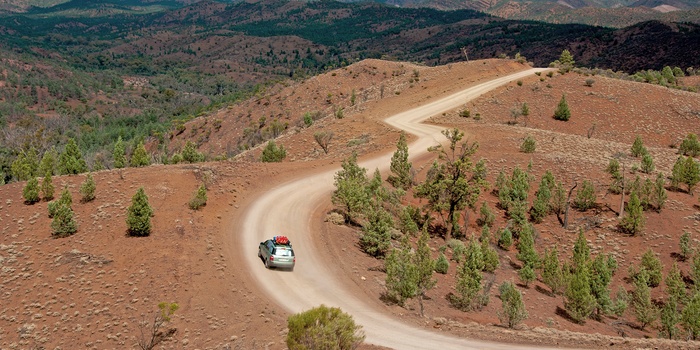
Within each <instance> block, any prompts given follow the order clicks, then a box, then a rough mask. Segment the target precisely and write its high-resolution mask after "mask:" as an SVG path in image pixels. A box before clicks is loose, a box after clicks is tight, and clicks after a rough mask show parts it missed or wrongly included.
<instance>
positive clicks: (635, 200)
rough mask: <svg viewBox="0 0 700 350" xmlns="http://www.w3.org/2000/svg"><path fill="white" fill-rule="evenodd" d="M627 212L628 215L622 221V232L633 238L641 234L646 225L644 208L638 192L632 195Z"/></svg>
mask: <svg viewBox="0 0 700 350" xmlns="http://www.w3.org/2000/svg"><path fill="white" fill-rule="evenodd" d="M625 212H627V214H626V215H625V216H624V217H623V218H622V220H621V221H620V230H621V231H622V232H625V233H627V234H630V235H632V236H635V235H637V234H638V233H641V232H642V230H643V229H644V225H645V218H644V208H643V207H642V203H641V201H640V200H639V196H638V195H637V193H636V192H632V194H631V195H630V200H629V202H628V203H627V206H626V207H625Z"/></svg>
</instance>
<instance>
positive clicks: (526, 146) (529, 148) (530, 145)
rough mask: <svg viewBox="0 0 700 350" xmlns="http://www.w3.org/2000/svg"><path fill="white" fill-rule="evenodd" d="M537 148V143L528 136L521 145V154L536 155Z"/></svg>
mask: <svg viewBox="0 0 700 350" xmlns="http://www.w3.org/2000/svg"><path fill="white" fill-rule="evenodd" d="M536 148H537V141H536V140H535V138H534V137H532V136H530V135H528V136H526V137H525V139H524V140H523V142H522V143H521V144H520V152H523V153H535V149H536Z"/></svg>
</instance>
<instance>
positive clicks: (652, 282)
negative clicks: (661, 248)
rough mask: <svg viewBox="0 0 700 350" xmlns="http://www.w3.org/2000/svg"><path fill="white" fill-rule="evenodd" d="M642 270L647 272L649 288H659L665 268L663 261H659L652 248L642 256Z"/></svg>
mask: <svg viewBox="0 0 700 350" xmlns="http://www.w3.org/2000/svg"><path fill="white" fill-rule="evenodd" d="M640 270H644V271H646V275H647V282H648V283H649V287H658V286H659V284H660V283H661V278H662V270H663V266H662V265H661V260H659V258H658V257H657V256H656V254H655V253H654V251H653V250H652V249H651V248H649V249H647V251H646V252H644V254H642V262H641V269H640Z"/></svg>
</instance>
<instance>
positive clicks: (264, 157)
mask: <svg viewBox="0 0 700 350" xmlns="http://www.w3.org/2000/svg"><path fill="white" fill-rule="evenodd" d="M286 157H287V150H285V149H284V146H283V145H279V146H277V143H275V141H274V140H270V141H268V142H267V146H265V148H264V149H263V151H262V154H261V155H260V160H261V161H263V162H264V163H271V162H281V161H282V160H284V158H286Z"/></svg>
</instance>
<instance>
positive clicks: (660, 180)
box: [650, 173, 668, 212]
mask: <svg viewBox="0 0 700 350" xmlns="http://www.w3.org/2000/svg"><path fill="white" fill-rule="evenodd" d="M666 199H668V194H667V193H666V179H665V178H664V175H663V174H661V173H658V174H657V175H656V181H654V185H653V187H652V190H651V198H650V203H651V205H652V206H653V207H654V208H656V211H657V212H661V209H663V207H664V205H665V204H666Z"/></svg>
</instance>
